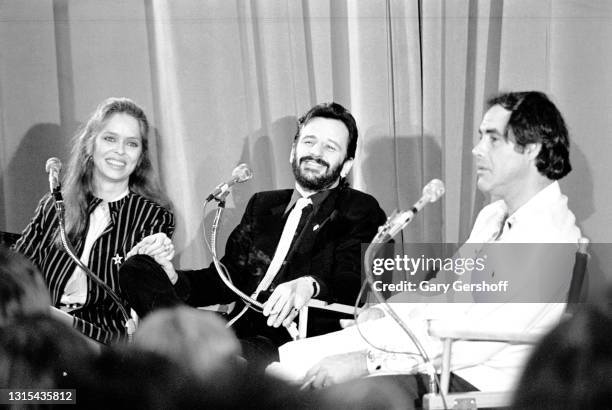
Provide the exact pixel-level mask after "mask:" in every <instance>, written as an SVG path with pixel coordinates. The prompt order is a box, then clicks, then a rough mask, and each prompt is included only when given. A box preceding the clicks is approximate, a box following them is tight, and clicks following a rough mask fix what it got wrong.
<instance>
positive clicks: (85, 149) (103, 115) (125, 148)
mask: <svg viewBox="0 0 612 410" xmlns="http://www.w3.org/2000/svg"><path fill="white" fill-rule="evenodd" d="M148 134H149V123H148V121H147V118H146V116H145V114H144V112H143V110H142V109H141V108H140V107H139V106H138V105H136V104H135V103H134V102H133V101H131V100H129V99H127V98H109V99H107V100H105V101H103V102H102V103H101V104H100V105H99V106H98V107H97V109H96V111H95V112H94V113H93V114H92V115H91V116H90V117H89V119H88V120H87V122H86V124H85V126H84V127H82V129H80V130H79V131H78V132H77V134H76V135H75V136H74V142H73V145H72V152H71V155H70V160H69V163H68V167H67V170H66V172H65V174H64V177H63V181H62V182H63V183H62V187H63V189H62V193H63V198H64V205H65V209H66V211H65V221H66V233H67V235H68V238H69V240H70V241H71V243H72V244H73V246H74V248H75V251H76V254H77V255H78V256H79V257H80V259H81V261H82V262H83V263H84V264H85V265H87V266H88V267H89V268H90V269H91V271H92V272H93V273H94V274H95V275H97V276H98V277H99V278H100V279H101V280H102V281H103V282H104V283H106V284H107V285H108V286H109V287H110V288H111V289H112V290H114V291H115V292H116V293H119V294H120V288H119V277H118V273H119V267H120V266H121V264H122V263H123V262H124V261H125V258H126V256H127V254H128V252H129V251H130V250H131V249H132V247H133V246H134V245H136V244H137V243H138V242H140V241H141V240H142V239H143V238H145V237H147V236H150V235H152V234H156V233H163V234H164V235H167V237H170V236H172V233H173V231H174V217H173V215H172V213H171V212H170V210H169V209H170V204H169V202H168V201H167V199H166V198H165V196H164V194H163V193H162V191H161V190H160V188H159V187H158V185H157V183H156V181H155V179H154V177H153V169H152V167H151V161H150V158H149V148H148ZM167 237H166V236H164V238H166V241H167V246H166V247H165V248H163V249H162V251H161V253H162V254H163V255H164V256H167V257H172V255H173V252H174V250H173V247H172V244H171V242H170V241H169V239H167ZM162 242H163V240H162ZM14 248H15V249H16V250H17V251H19V252H21V253H23V254H24V255H25V256H26V257H27V258H29V259H30V260H31V261H32V262H33V263H34V264H35V265H36V266H37V267H38V268H39V269H40V271H41V272H42V274H43V276H44V279H45V282H46V284H47V286H48V288H49V292H50V294H51V303H52V305H53V306H55V307H57V308H61V309H62V310H64V311H65V312H68V313H69V314H70V315H71V316H72V317H73V326H74V327H75V328H76V329H78V330H79V331H81V332H82V333H83V334H85V335H86V336H89V337H91V338H93V339H95V340H97V341H99V342H101V343H109V342H111V341H116V340H118V339H120V338H121V337H122V336H123V335H125V328H124V321H125V320H124V317H123V316H122V314H121V310H120V308H119V306H117V304H116V303H115V302H114V301H113V300H112V299H111V297H109V295H108V294H106V292H105V291H104V290H102V289H101V288H100V287H99V286H98V285H96V284H95V283H94V282H92V280H91V279H89V278H88V277H87V275H86V274H85V273H84V272H83V271H82V270H81V269H80V268H79V267H77V265H76V263H75V262H74V261H73V260H72V259H71V258H70V256H69V255H68V253H66V252H65V251H64V248H63V247H62V245H61V241H60V236H59V222H58V215H57V212H56V209H55V206H54V199H53V197H52V196H51V195H50V194H46V195H45V196H43V198H42V199H41V200H40V202H39V204H38V206H37V208H36V211H35V213H34V217H33V218H32V220H31V221H30V223H29V224H28V226H27V227H26V228H25V230H24V231H23V233H22V235H21V237H20V239H19V240H18V241H17V243H16V244H15V246H14ZM128 311H129V309H128Z"/></svg>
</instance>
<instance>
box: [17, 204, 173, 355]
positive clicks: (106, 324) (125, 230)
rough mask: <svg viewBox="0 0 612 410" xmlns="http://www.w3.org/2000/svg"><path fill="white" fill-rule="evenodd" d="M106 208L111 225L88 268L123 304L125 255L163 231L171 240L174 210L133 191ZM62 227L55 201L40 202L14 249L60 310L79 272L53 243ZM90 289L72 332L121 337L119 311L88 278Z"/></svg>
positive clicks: (96, 245) (102, 337)
mask: <svg viewBox="0 0 612 410" xmlns="http://www.w3.org/2000/svg"><path fill="white" fill-rule="evenodd" d="M100 202H102V200H101V199H99V198H93V199H92V200H91V202H90V204H89V209H88V211H89V214H91V212H92V211H93V210H94V209H95V208H96V207H97V206H98V204H100ZM108 207H109V210H110V218H111V222H110V223H109V225H108V226H107V227H106V229H105V230H104V232H103V233H102V235H101V236H100V237H99V238H98V239H97V240H96V241H95V243H94V244H93V247H92V249H91V253H90V255H89V262H88V264H87V266H89V268H90V269H91V270H92V272H93V273H94V274H97V275H98V277H99V278H100V279H102V280H103V281H104V282H105V283H106V284H107V285H109V286H110V288H111V289H113V290H114V291H115V292H116V293H117V294H118V295H119V297H120V298H122V299H124V300H125V298H124V297H123V296H122V294H121V289H120V287H119V277H118V272H119V267H120V266H121V263H122V262H123V261H124V260H125V255H126V254H127V253H128V252H129V251H130V249H131V248H132V247H133V246H134V245H136V244H137V243H138V242H139V241H140V240H141V239H143V238H144V237H146V236H148V235H151V234H154V233H158V232H164V233H165V234H166V235H168V236H169V237H171V236H172V234H173V233H174V217H173V215H172V213H171V212H170V211H168V210H166V209H165V208H163V207H162V206H160V205H158V204H157V203H155V202H153V201H151V200H149V199H146V198H144V197H142V196H140V195H138V194H136V193H134V192H130V193H129V194H128V195H126V196H125V197H123V198H122V199H120V200H118V201H115V202H110V203H109V204H108ZM58 227H59V222H58V215H57V213H56V211H55V206H54V201H53V198H52V197H51V196H50V195H49V194H47V195H45V196H44V197H43V198H42V199H41V200H40V202H39V203H38V206H37V208H36V211H35V212H34V217H33V218H32V220H31V221H30V223H29V224H28V226H27V227H26V228H25V230H24V231H23V233H22V234H21V237H20V238H19V240H18V241H17V243H16V244H15V246H14V248H15V249H16V250H17V251H19V252H21V253H23V254H24V255H25V256H26V257H27V258H29V259H30V260H31V261H32V262H34V264H36V266H38V268H39V269H40V271H41V272H42V273H43V275H44V277H45V281H46V283H47V286H48V288H49V292H50V294H51V300H52V303H53V304H54V306H56V307H59V304H60V299H61V297H62V295H63V293H64V288H65V286H66V284H67V282H68V279H70V276H71V275H72V273H73V272H74V270H75V268H76V264H75V263H74V262H73V261H72V260H71V259H70V257H69V256H68V254H67V253H66V252H65V251H64V250H63V248H61V247H60V246H59V245H57V244H56V243H55V240H54V238H55V236H56V232H57V231H58ZM85 237H86V235H83V236H82V237H81V238H79V239H77V240H76V241H75V243H73V244H72V245H73V246H74V248H75V251H76V254H77V255H79V256H80V255H81V254H82V252H83V247H84V245H85ZM87 288H88V289H87V298H86V301H85V304H84V305H83V307H82V308H81V309H78V310H75V311H73V312H71V314H72V315H73V316H74V317H75V321H74V327H75V328H76V329H77V330H79V331H81V332H82V333H84V334H85V335H86V336H89V337H91V338H93V339H95V340H97V341H99V342H101V343H109V342H112V341H116V340H118V339H120V338H122V337H123V336H124V335H125V328H124V318H123V316H122V314H121V310H120V309H119V307H118V306H117V305H116V303H114V302H113V300H112V299H111V298H110V297H109V296H108V295H107V294H106V293H105V292H104V291H103V290H102V289H101V288H100V287H99V286H97V285H95V284H94V283H93V282H92V281H91V279H89V278H87ZM126 306H127V303H126ZM128 311H129V308H128Z"/></svg>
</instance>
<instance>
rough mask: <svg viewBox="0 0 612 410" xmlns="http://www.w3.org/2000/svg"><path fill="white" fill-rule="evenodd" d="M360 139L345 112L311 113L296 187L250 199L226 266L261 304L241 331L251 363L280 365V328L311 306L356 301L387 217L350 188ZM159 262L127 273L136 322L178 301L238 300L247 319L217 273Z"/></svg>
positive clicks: (331, 108) (140, 259)
mask: <svg viewBox="0 0 612 410" xmlns="http://www.w3.org/2000/svg"><path fill="white" fill-rule="evenodd" d="M357 137H358V132H357V125H356V123H355V119H354V118H353V116H352V115H351V113H350V112H349V111H348V110H346V109H345V108H344V107H343V106H341V105H340V104H337V103H324V104H318V105H316V106H314V107H313V108H311V109H310V110H309V111H308V112H307V113H306V114H305V115H304V116H302V117H301V118H300V119H299V120H298V123H297V133H296V134H295V137H294V139H293V145H292V147H291V153H290V157H289V159H290V162H291V166H292V169H293V174H294V176H295V187H294V188H293V189H284V190H275V191H267V192H259V193H256V194H255V195H253V197H251V199H250V200H249V203H248V205H247V207H246V210H245V212H244V215H243V217H242V220H241V222H240V224H239V225H238V226H237V227H236V228H235V229H234V230H233V231H232V233H231V235H230V237H229V239H228V241H227V244H226V248H225V255H224V256H223V258H222V259H221V262H222V263H223V264H224V265H225V266H226V267H227V270H228V272H229V274H230V276H231V279H232V281H233V283H234V285H236V286H237V287H238V288H239V289H240V290H241V291H243V292H244V293H245V294H247V295H254V296H255V297H256V298H257V299H258V300H259V301H260V302H263V303H264V310H263V312H262V313H263V314H262V313H260V312H255V311H252V310H248V311H245V312H243V313H245V314H244V315H243V317H241V318H240V319H239V320H237V322H236V324H235V325H234V329H235V331H236V333H237V336H238V337H239V338H241V339H242V341H243V349H244V353H245V356H246V357H247V358H249V357H253V356H259V357H261V356H262V355H263V356H265V357H266V359H265V361H270V360H276V359H277V354H278V353H277V347H278V346H279V345H281V344H283V343H284V342H286V341H289V340H290V337H289V333H288V332H287V330H286V329H284V328H283V326H285V327H286V326H288V325H289V324H290V323H291V322H293V320H294V319H295V318H296V316H297V314H298V311H299V310H300V309H301V308H302V307H303V306H304V305H306V304H307V303H308V302H309V300H310V299H311V298H314V297H316V298H317V299H321V300H324V301H327V302H330V303H333V302H339V303H347V304H353V303H354V302H355V298H356V297H357V294H358V292H359V288H360V283H361V266H362V257H361V244H362V243H367V242H369V241H370V240H371V239H372V238H373V237H374V235H375V234H376V231H377V228H378V226H380V225H382V224H383V223H384V222H385V219H386V217H385V213H384V212H383V210H382V209H381V208H380V206H379V204H378V202H377V201H376V199H374V198H373V197H372V196H370V195H368V194H366V193H363V192H360V191H357V190H355V189H352V188H350V187H349V186H348V183H347V182H346V177H347V175H348V173H349V172H350V170H351V167H352V165H353V161H354V157H355V151H356V148H357ZM156 261H157V262H156ZM156 261H154V260H153V259H152V258H150V257H149V256H145V255H136V256H134V257H132V258H130V259H129V260H128V261H126V263H125V264H124V265H123V266H122V269H121V270H122V274H121V280H122V288H123V289H124V290H125V291H126V293H127V296H128V299H129V301H130V303H131V305H132V307H133V309H134V310H136V312H137V313H138V314H139V315H141V316H142V315H145V314H147V313H148V312H149V311H151V310H152V309H155V308H157V307H160V306H167V305H172V304H176V303H178V302H179V301H184V302H186V303H187V304H189V305H192V306H206V305H211V304H218V303H229V302H233V301H236V302H238V306H237V307H236V308H235V309H234V312H242V310H243V309H242V306H241V304H242V301H241V300H240V299H239V298H238V297H237V296H236V295H235V294H234V293H233V292H231V291H230V290H229V289H228V288H227V287H226V286H225V285H224V284H223V283H222V282H221V280H220V279H219V278H218V275H217V274H216V272H215V271H214V269H215V267H214V265H211V266H209V267H208V268H204V269H199V270H190V271H185V270H179V271H175V270H174V268H173V267H172V264H171V263H170V262H164V261H159V260H156ZM158 263H160V264H161V266H160V265H158ZM143 265H148V267H149V268H150V269H143ZM162 268H163V269H162ZM327 323H331V321H330V320H325V318H321V320H318V318H317V317H316V316H315V317H312V316H311V318H310V320H309V333H310V331H311V330H313V331H314V334H317V333H324V332H326V331H330V330H333V329H330V328H328V327H327V325H326V324H327ZM333 323H334V324H335V323H337V320H334V321H333Z"/></svg>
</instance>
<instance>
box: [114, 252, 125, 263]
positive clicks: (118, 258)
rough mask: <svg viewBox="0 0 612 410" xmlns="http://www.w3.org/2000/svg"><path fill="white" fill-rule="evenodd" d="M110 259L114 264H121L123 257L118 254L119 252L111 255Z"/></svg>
mask: <svg viewBox="0 0 612 410" xmlns="http://www.w3.org/2000/svg"><path fill="white" fill-rule="evenodd" d="M112 261H113V263H114V264H115V265H121V262H122V261H123V257H122V256H119V254H118V253H116V254H115V256H113V258H112Z"/></svg>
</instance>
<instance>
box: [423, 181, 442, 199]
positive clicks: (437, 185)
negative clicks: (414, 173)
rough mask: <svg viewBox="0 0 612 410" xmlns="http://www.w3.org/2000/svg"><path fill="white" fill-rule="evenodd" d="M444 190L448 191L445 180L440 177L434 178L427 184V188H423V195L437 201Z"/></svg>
mask: <svg viewBox="0 0 612 410" xmlns="http://www.w3.org/2000/svg"><path fill="white" fill-rule="evenodd" d="M444 192H446V189H445V188H444V182H442V181H440V180H439V179H432V180H431V181H429V183H428V184H427V185H425V188H423V196H425V197H427V198H428V200H429V202H436V201H437V200H438V199H440V197H441V196H442V195H444Z"/></svg>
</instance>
